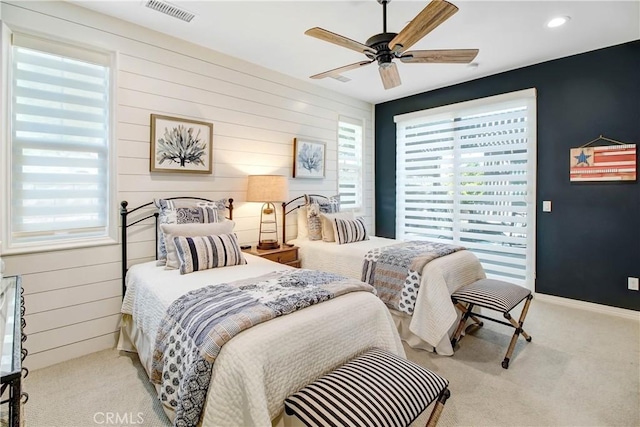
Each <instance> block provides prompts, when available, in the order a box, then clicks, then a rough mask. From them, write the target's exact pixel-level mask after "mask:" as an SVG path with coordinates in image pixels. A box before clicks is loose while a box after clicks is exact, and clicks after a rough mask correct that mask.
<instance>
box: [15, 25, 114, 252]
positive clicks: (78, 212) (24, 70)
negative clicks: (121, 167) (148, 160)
mask: <svg viewBox="0 0 640 427" xmlns="http://www.w3.org/2000/svg"><path fill="white" fill-rule="evenodd" d="M12 58H13V59H12V62H13V64H12V72H13V87H12V94H13V97H12V117H11V119H12V134H11V144H12V154H11V165H12V167H11V181H12V186H11V239H12V241H13V242H17V243H20V242H23V243H24V242H33V241H49V240H58V239H68V238H70V237H86V236H105V235H106V234H107V227H108V218H109V215H108V209H109V206H108V201H109V197H108V194H109V120H110V113H109V105H110V99H109V90H110V88H109V81H110V77H109V73H110V69H109V64H110V56H109V54H105V53H101V52H94V51H90V50H85V49H81V48H76V47H75V46H69V45H65V44H59V43H53V42H50V41H47V40H42V39H39V38H36V37H31V36H27V35H21V34H14V38H13V50H12Z"/></svg>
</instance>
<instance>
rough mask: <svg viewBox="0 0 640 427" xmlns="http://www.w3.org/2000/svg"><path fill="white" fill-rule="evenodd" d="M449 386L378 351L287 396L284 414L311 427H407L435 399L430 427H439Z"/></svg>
mask: <svg viewBox="0 0 640 427" xmlns="http://www.w3.org/2000/svg"><path fill="white" fill-rule="evenodd" d="M448 384H449V382H448V381H447V380H446V379H444V378H442V377H441V376H439V375H437V374H435V373H433V372H431V371H430V370H428V369H426V368H423V367H422V366H420V365H417V364H415V363H413V362H410V361H408V360H406V359H403V358H401V357H398V356H396V355H394V354H391V353H389V352H388V351H385V350H380V349H376V348H374V349H371V350H369V351H367V352H366V353H364V354H363V355H361V356H359V357H356V358H355V359H353V360H351V361H350V362H347V363H346V364H344V365H342V366H341V367H339V368H338V369H336V370H334V371H333V372H331V373H329V374H327V375H325V376H323V377H322V378H320V379H318V380H316V381H314V382H313V383H311V384H309V385H308V386H306V387H304V388H303V389H302V390H300V391H298V392H297V393H295V394H293V395H291V396H289V397H288V398H287V399H286V400H285V402H284V405H285V413H286V415H288V416H293V417H295V419H296V420H299V421H301V422H302V424H304V425H306V426H308V427H311V426H317V427H319V426H361V427H375V426H380V427H382V426H387V427H391V426H397V427H401V426H403V427H404V426H408V425H409V424H411V423H412V422H413V421H414V420H415V419H416V418H417V417H418V416H419V415H420V414H421V413H422V412H424V411H425V409H426V408H427V407H428V406H429V404H431V402H433V401H434V400H436V399H437V402H436V404H435V406H434V408H433V411H432V412H431V415H430V417H429V420H428V422H427V426H435V425H436V424H437V422H438V418H439V417H440V413H441V412H442V409H443V407H444V404H445V402H446V401H447V399H448V398H449V395H450V392H449V389H448V388H447V386H448ZM291 424H296V423H289V425H291ZM297 424H298V425H299V424H300V423H297ZM285 425H287V422H285Z"/></svg>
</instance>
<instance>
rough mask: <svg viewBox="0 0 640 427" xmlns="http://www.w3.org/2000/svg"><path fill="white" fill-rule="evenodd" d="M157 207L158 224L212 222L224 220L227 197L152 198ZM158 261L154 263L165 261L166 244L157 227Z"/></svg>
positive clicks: (159, 263)
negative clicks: (198, 198) (203, 198)
mask: <svg viewBox="0 0 640 427" xmlns="http://www.w3.org/2000/svg"><path fill="white" fill-rule="evenodd" d="M153 203H154V204H155V205H156V207H157V208H158V224H193V223H200V224H202V223H213V222H220V221H223V220H224V215H225V209H226V207H225V206H226V203H227V199H220V200H216V201H214V202H207V201H196V200H191V199H177V200H171V199H154V201H153ZM156 231H157V233H158V236H157V239H156V241H157V248H156V255H157V259H158V261H157V262H156V265H158V266H163V265H165V264H166V262H167V245H166V242H165V240H164V233H163V232H162V230H161V229H160V227H157V230H156Z"/></svg>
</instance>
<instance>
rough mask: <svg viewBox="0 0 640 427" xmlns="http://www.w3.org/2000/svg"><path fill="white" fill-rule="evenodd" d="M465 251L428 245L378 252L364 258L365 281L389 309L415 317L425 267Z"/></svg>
mask: <svg viewBox="0 0 640 427" xmlns="http://www.w3.org/2000/svg"><path fill="white" fill-rule="evenodd" d="M463 249H465V248H464V247H462V246H455V245H448V244H445V243H434V242H427V241H409V242H402V243H399V244H397V245H391V246H385V247H382V248H375V249H372V250H370V251H369V252H367V254H366V255H365V256H364V263H363V265H362V281H363V282H366V283H369V284H370V285H372V286H373V287H374V288H375V289H376V291H377V292H378V296H379V297H380V298H381V299H382V301H384V303H385V304H386V305H387V307H389V308H392V309H394V310H398V311H402V312H404V313H407V314H413V308H414V307H415V304H416V299H417V296H418V289H419V288H420V281H421V280H422V269H423V268H424V266H425V265H427V263H429V262H430V261H433V260H434V259H436V258H439V257H441V256H445V255H449V254H452V253H454V252H457V251H460V250H463Z"/></svg>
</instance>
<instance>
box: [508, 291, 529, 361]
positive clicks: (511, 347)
mask: <svg viewBox="0 0 640 427" xmlns="http://www.w3.org/2000/svg"><path fill="white" fill-rule="evenodd" d="M532 299H533V295H529V296H528V297H527V301H526V302H525V303H524V307H523V308H522V313H520V320H519V321H518V322H516V321H515V320H513V318H512V317H511V315H510V314H509V313H504V317H505V319H507V320H508V321H509V322H511V324H512V325H513V327H514V328H515V331H514V332H513V336H512V337H511V342H510V343H509V348H508V349H507V354H506V355H505V356H504V360H503V361H502V367H503V368H504V369H509V361H510V360H511V355H512V354H513V350H514V348H515V347H516V341H518V336H519V335H520V334H521V333H522V336H523V337H524V338H525V339H526V340H527V341H528V342H531V337H530V336H529V335H528V334H527V333H526V332H525V331H524V330H523V329H522V325H523V324H524V319H525V318H526V317H527V312H528V311H529V304H531V300H532Z"/></svg>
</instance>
